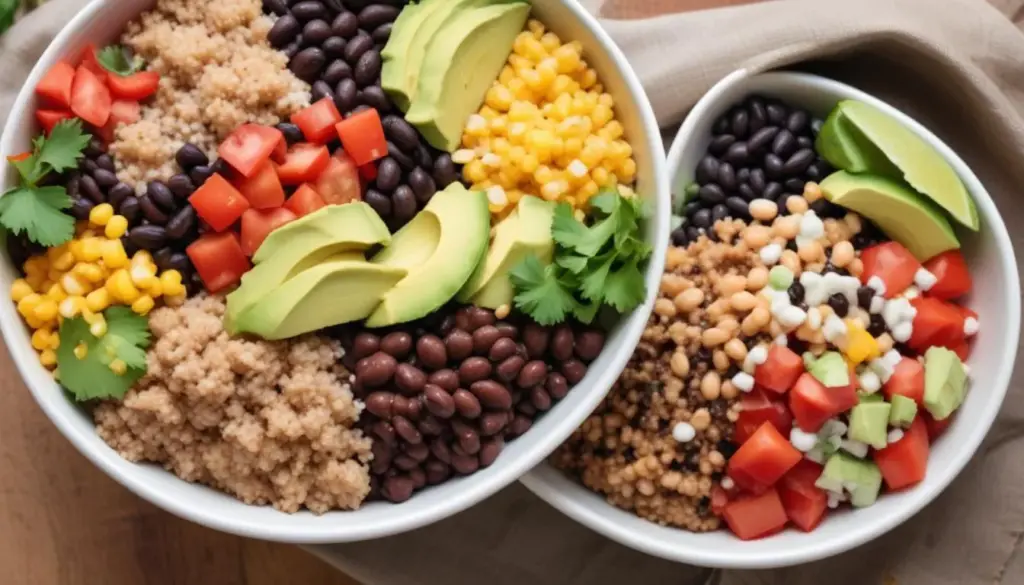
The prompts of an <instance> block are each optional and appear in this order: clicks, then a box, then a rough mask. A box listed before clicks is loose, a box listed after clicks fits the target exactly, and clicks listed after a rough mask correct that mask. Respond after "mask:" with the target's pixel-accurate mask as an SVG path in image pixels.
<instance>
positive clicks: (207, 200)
mask: <svg viewBox="0 0 1024 585" xmlns="http://www.w3.org/2000/svg"><path fill="white" fill-rule="evenodd" d="M188 202H189V203H191V204H192V207H194V208H195V209H196V213H197V214H198V215H199V217H201V218H203V221H205V222H206V223H208V224H210V227H212V228H213V229H214V230H216V231H218V232H220V231H224V230H226V229H227V228H228V227H230V226H231V224H233V223H235V222H236V221H238V218H240V217H242V213H243V212H245V210H246V209H249V201H248V200H247V199H246V198H245V197H243V196H242V194H241V193H239V192H238V190H237V189H235V188H234V187H233V186H232V185H231V183H229V182H227V180H226V179H225V178H224V177H222V176H220V175H216V174H215V175H212V176H210V178H209V179H207V180H206V182H205V183H203V186H202V187H199V188H198V189H196V192H195V193H193V194H192V195H191V196H190V197H189V198H188Z"/></svg>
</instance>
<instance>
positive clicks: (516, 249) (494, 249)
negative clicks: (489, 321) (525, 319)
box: [455, 195, 555, 309]
mask: <svg viewBox="0 0 1024 585" xmlns="http://www.w3.org/2000/svg"><path fill="white" fill-rule="evenodd" d="M554 216H555V206H554V204H553V203H552V202H550V201H544V200H543V199H539V198H537V197H534V196H532V195H524V196H523V198H522V199H520V200H519V203H518V205H517V206H516V208H515V209H514V210H513V211H512V213H511V214H510V215H509V216H508V217H506V218H505V219H503V220H501V222H499V223H498V225H497V226H495V228H494V239H493V240H492V241H491V249H490V250H489V251H488V252H487V257H486V258H485V259H484V261H483V262H481V263H480V266H478V267H477V269H476V272H474V273H473V276H472V277H471V278H470V279H469V282H467V283H466V286H464V287H462V290H460V291H459V294H458V295H457V296H456V297H455V298H456V299H457V300H458V301H459V302H462V303H469V302H472V303H473V304H474V305H476V306H478V307H486V308H488V309H497V308H498V307H500V306H502V305H511V304H512V297H513V296H514V295H515V291H514V290H513V289H512V282H511V281H510V280H509V277H508V273H509V271H510V270H512V269H513V268H514V267H515V266H516V265H518V264H519V263H520V262H522V261H523V259H524V258H526V257H527V256H529V255H530V254H533V255H535V256H537V258H538V259H539V260H540V261H541V262H542V263H545V264H546V263H549V262H551V257H552V255H553V254H554V249H555V243H554V240H552V239H551V223H552V220H553V219H554Z"/></svg>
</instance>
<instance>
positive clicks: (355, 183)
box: [312, 151, 363, 205]
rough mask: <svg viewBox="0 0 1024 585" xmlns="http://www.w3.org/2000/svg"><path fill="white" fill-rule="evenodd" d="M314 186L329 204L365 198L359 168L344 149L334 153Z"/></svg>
mask: <svg viewBox="0 0 1024 585" xmlns="http://www.w3.org/2000/svg"><path fill="white" fill-rule="evenodd" d="M312 187H313V190H314V191H316V192H317V193H319V194H320V197H322V198H323V200H324V202H325V203H327V204H328V205H344V204H345V203H351V202H353V201H360V200H362V198H363V188H362V184H361V183H360V181H359V170H358V169H356V165H355V163H353V162H352V159H351V158H349V157H348V155H346V154H345V153H344V152H342V151H338V152H336V153H334V156H332V157H331V159H330V160H329V161H328V162H327V168H326V169H324V171H323V172H322V173H320V176H319V177H318V178H317V180H316V182H315V183H313V185H312Z"/></svg>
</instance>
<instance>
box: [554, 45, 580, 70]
mask: <svg viewBox="0 0 1024 585" xmlns="http://www.w3.org/2000/svg"><path fill="white" fill-rule="evenodd" d="M552 56H553V57H554V58H555V61H557V63H558V72H559V73H572V72H573V71H576V68H577V67H578V66H579V64H580V54H579V52H577V51H576V48H575V46H574V45H572V43H570V44H568V45H562V46H561V47H558V48H557V49H555V50H554V52H553V53H552Z"/></svg>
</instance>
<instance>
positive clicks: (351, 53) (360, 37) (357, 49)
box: [343, 31, 373, 67]
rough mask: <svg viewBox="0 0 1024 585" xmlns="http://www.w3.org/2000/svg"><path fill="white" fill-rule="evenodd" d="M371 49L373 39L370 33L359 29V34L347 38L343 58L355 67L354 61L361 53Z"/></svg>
mask: <svg viewBox="0 0 1024 585" xmlns="http://www.w3.org/2000/svg"><path fill="white" fill-rule="evenodd" d="M372 49H373V39H372V38H370V35H368V34H366V33H364V32H362V31H360V32H359V34H357V35H356V36H354V37H352V38H351V39H349V41H348V44H346V45H345V53H344V55H343V56H344V58H345V60H346V61H348V62H349V64H350V65H352V66H353V67H355V64H356V62H357V61H358V60H359V58H360V57H362V56H363V53H365V52H367V51H370V50H372Z"/></svg>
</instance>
